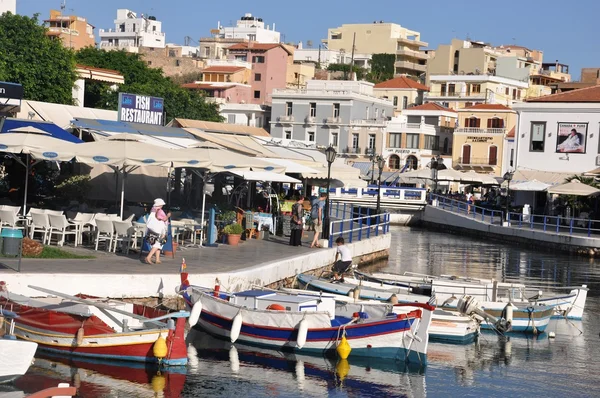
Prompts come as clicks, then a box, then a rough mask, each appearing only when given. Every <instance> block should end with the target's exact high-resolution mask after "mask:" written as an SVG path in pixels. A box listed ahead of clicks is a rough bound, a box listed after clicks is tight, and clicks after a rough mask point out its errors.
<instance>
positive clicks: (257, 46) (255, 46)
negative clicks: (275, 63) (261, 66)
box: [228, 42, 292, 55]
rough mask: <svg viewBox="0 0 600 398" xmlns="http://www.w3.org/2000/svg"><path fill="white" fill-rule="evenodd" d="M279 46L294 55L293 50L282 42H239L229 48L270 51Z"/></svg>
mask: <svg viewBox="0 0 600 398" xmlns="http://www.w3.org/2000/svg"><path fill="white" fill-rule="evenodd" d="M277 47H281V48H283V49H284V50H285V51H286V52H287V53H288V54H290V55H292V52H291V51H290V50H289V49H288V48H287V47H286V46H284V45H283V44H281V43H256V42H249V43H238V44H234V45H233V46H231V47H229V48H228V50H230V51H231V50H234V51H235V50H257V51H269V50H272V49H274V48H277Z"/></svg>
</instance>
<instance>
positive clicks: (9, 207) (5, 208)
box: [0, 205, 21, 216]
mask: <svg viewBox="0 0 600 398" xmlns="http://www.w3.org/2000/svg"><path fill="white" fill-rule="evenodd" d="M0 210H11V211H12V212H14V213H15V216H16V215H18V214H19V212H20V211H21V206H9V205H2V206H0Z"/></svg>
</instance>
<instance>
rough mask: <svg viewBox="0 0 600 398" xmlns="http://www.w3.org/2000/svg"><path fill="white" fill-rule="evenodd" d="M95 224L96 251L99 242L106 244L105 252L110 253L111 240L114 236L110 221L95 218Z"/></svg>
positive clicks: (113, 228)
mask: <svg viewBox="0 0 600 398" xmlns="http://www.w3.org/2000/svg"><path fill="white" fill-rule="evenodd" d="M95 222H96V250H98V244H99V243H100V241H104V242H106V250H107V251H110V249H111V246H112V240H113V237H114V236H115V227H114V225H113V222H112V221H111V220H108V219H106V218H95Z"/></svg>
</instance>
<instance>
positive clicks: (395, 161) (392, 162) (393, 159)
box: [388, 155, 400, 170]
mask: <svg viewBox="0 0 600 398" xmlns="http://www.w3.org/2000/svg"><path fill="white" fill-rule="evenodd" d="M388 166H389V167H390V169H392V170H398V169H399V168H400V158H399V157H398V155H392V156H390V159H389V160H388Z"/></svg>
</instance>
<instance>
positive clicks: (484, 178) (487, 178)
mask: <svg viewBox="0 0 600 398" xmlns="http://www.w3.org/2000/svg"><path fill="white" fill-rule="evenodd" d="M463 174H464V175H465V176H467V178H469V179H472V180H473V182H479V183H481V184H483V185H500V184H499V183H498V181H497V180H496V179H495V178H494V177H492V176H491V175H489V174H481V173H477V172H476V171H473V170H471V171H467V172H465V173H463Z"/></svg>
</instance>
